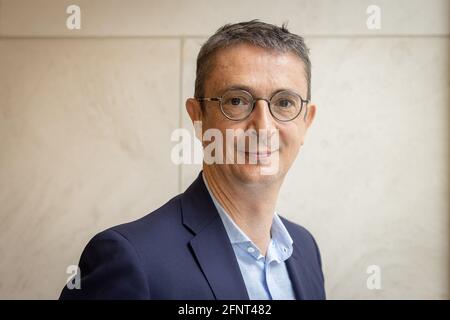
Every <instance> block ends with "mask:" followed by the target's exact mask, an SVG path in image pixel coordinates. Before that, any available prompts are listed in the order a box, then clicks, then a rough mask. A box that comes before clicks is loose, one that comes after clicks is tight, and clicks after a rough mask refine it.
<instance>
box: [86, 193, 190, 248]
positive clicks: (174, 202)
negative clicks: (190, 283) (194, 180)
mask: <svg viewBox="0 0 450 320" xmlns="http://www.w3.org/2000/svg"><path fill="white" fill-rule="evenodd" d="M186 232H187V229H186V228H184V226H183V223H182V216H181V205H180V195H178V196H176V197H173V198H172V199H170V200H169V201H168V202H167V203H165V204H164V205H162V206H161V207H159V208H158V209H156V210H154V211H152V212H150V213H148V214H147V215H145V216H144V217H142V218H139V219H137V220H134V221H131V222H128V223H124V224H120V225H116V226H113V227H111V228H108V229H106V230H104V231H102V232H100V233H98V234H97V235H96V236H95V237H94V238H93V240H94V241H95V240H96V239H99V238H111V237H114V238H115V239H116V240H118V239H120V240H121V241H126V242H128V243H129V245H130V246H132V247H133V248H134V249H135V250H137V251H138V252H139V251H144V252H145V251H147V250H149V249H152V247H153V246H158V247H159V248H163V247H164V246H165V245H169V244H171V243H173V242H175V241H177V239H179V238H180V237H183V235H184V234H185V233H186ZM91 241H92V240H91Z"/></svg>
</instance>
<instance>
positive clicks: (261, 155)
mask: <svg viewBox="0 0 450 320" xmlns="http://www.w3.org/2000/svg"><path fill="white" fill-rule="evenodd" d="M241 152H242V151H241ZM275 152H278V150H273V151H269V150H265V151H258V152H247V151H245V152H244V153H245V154H246V155H248V156H251V157H255V158H261V159H262V158H268V157H270V156H271V155H272V153H275Z"/></svg>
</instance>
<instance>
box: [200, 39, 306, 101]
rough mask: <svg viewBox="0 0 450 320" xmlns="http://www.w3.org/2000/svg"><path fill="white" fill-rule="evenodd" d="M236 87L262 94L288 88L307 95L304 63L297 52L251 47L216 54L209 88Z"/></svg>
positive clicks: (208, 82)
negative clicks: (248, 88)
mask: <svg viewBox="0 0 450 320" xmlns="http://www.w3.org/2000/svg"><path fill="white" fill-rule="evenodd" d="M233 85H244V86H247V87H250V88H253V91H255V93H257V94H261V95H264V94H270V93H271V92H273V91H276V90H278V89H285V88H289V89H292V90H294V91H297V92H299V93H302V94H306V90H307V83H306V77H305V69H304V63H303V61H302V60H301V59H300V57H298V56H297V55H296V54H295V53H293V52H279V51H275V50H268V49H265V48H261V47H257V46H253V45H248V44H239V45H234V46H231V47H229V48H226V49H221V50H219V51H218V52H217V53H216V54H215V57H214V60H213V64H212V67H211V69H210V74H209V75H208V79H207V82H206V85H205V89H206V91H207V92H208V91H209V92H213V91H214V92H218V91H221V90H224V89H226V88H227V87H229V86H233Z"/></svg>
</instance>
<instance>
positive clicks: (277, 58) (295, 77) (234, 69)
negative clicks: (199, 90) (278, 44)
mask: <svg viewBox="0 0 450 320" xmlns="http://www.w3.org/2000/svg"><path fill="white" fill-rule="evenodd" d="M230 87H243V88H246V91H249V92H250V93H251V94H252V95H253V97H259V98H266V99H270V97H271V96H272V95H273V94H274V93H275V92H277V91H279V90H282V89H289V90H291V91H293V92H296V93H297V94H299V95H300V96H301V97H302V98H303V99H306V97H307V89H308V87H307V81H306V77H305V71H304V64H303V62H302V61H301V59H300V58H299V57H298V56H296V55H295V54H293V53H279V52H274V51H269V50H267V49H263V48H260V47H256V46H252V45H247V44H239V45H235V46H232V47H230V48H227V49H224V50H221V51H219V52H218V53H217V54H216V56H215V58H214V63H213V68H212V70H211V73H210V74H209V75H208V78H207V79H206V83H205V88H204V94H205V97H218V96H221V95H222V94H223V93H224V92H225V91H226V90H227V89H229V88H230ZM204 103H205V111H204V112H201V109H200V105H199V102H198V101H196V100H194V99H189V100H188V101H187V104H186V105H187V110H188V112H189V115H190V116H191V119H192V120H193V121H194V120H201V121H202V131H203V133H204V132H205V131H206V130H208V129H211V128H215V129H218V130H220V131H221V132H222V135H223V137H224V150H225V148H230V147H231V148H233V149H234V150H235V152H236V153H238V152H243V153H244V155H245V163H244V164H242V163H241V164H238V163H236V161H234V163H231V164H228V163H225V164H213V166H214V169H215V170H220V171H221V172H222V173H223V174H225V175H227V176H230V175H231V176H233V177H235V178H237V179H238V180H240V181H241V182H243V183H247V184H253V183H269V182H271V181H272V182H273V181H277V180H280V179H283V178H284V176H285V175H286V173H287V171H288V170H289V168H290V167H291V165H292V163H293V162H294V160H295V158H296V156H297V154H298V151H299V149H300V147H301V145H302V144H303V142H304V138H305V134H306V131H307V129H308V127H309V126H310V124H311V123H312V120H313V118H314V115H315V106H314V105H312V104H309V105H308V113H307V117H306V120H305V119H304V115H305V112H306V105H305V104H304V105H303V109H302V111H301V114H300V115H299V116H298V117H296V118H295V119H294V120H292V121H288V122H281V121H278V120H276V119H275V118H273V117H272V115H271V113H270V110H269V108H268V105H267V102H266V101H263V100H258V101H257V102H256V103H255V108H254V110H253V112H252V113H251V114H250V115H249V116H248V117H247V118H246V119H244V120H242V121H233V120H229V119H227V118H226V117H225V116H224V115H223V114H222V112H221V110H220V105H219V102H215V101H208V102H204ZM226 129H233V130H235V129H242V130H243V131H244V132H245V131H246V130H256V132H259V130H263V131H261V132H265V133H268V141H270V140H271V139H274V138H275V137H276V136H275V135H272V134H273V133H274V132H275V131H276V130H278V137H279V141H278V148H276V149H278V150H271V151H272V153H271V155H270V156H269V158H268V159H267V158H265V159H258V158H257V159H258V161H256V162H257V163H256V164H255V163H254V162H253V163H249V162H250V161H249V157H255V156H254V155H252V154H251V152H253V151H256V150H249V143H248V139H247V140H246V141H247V143H246V146H245V149H246V150H239V148H237V147H236V143H234V146H230V145H226V141H225V137H226ZM209 143H210V142H209V141H206V142H203V145H204V146H206V145H208V144H209ZM262 149H263V150H261V149H260V150H259V151H264V150H270V149H271V148H270V146H267V148H264V147H263V148H262ZM245 151H247V152H248V151H250V154H248V153H245ZM253 159H255V158H253ZM275 159H276V160H277V163H276V166H277V169H278V170H276V171H275V173H273V174H261V168H262V166H267V163H268V162H264V161H269V162H270V165H272V166H273V165H274V161H275ZM259 160H261V161H259ZM262 162H263V163H262Z"/></svg>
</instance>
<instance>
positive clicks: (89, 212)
mask: <svg viewBox="0 0 450 320" xmlns="http://www.w3.org/2000/svg"><path fill="white" fill-rule="evenodd" d="M69 4H72V1H65V0H64V1H55V0H39V1H23V0H20V1H17V0H14V1H13V0H0V203H1V207H0V221H1V223H0V257H1V259H0V298H13V299H16V298H38V299H42V298H48V299H53V298H56V297H57V296H58V294H59V291H60V289H61V287H62V286H63V285H64V282H65V279H66V278H67V276H68V275H67V274H66V267H67V266H68V265H70V264H76V263H77V262H78V258H79V255H80V253H81V250H82V249H83V247H84V245H85V244H86V242H87V241H88V240H89V238H90V237H92V236H93V235H94V234H95V233H97V232H98V231H100V230H102V229H104V228H106V227H109V226H111V225H115V224H118V223H122V222H126V221H130V220H132V219H135V218H138V217H140V216H143V215H144V214H146V213H147V212H149V211H151V210H153V209H155V208H157V207H158V206H159V205H161V204H163V203H164V202H165V201H167V200H168V199H169V198H170V197H172V196H173V195H176V194H177V193H178V192H181V191H182V190H184V189H185V188H186V187H187V186H188V185H189V184H190V182H191V181H192V179H193V178H194V177H195V176H196V175H197V173H198V170H199V169H200V167H199V166H198V165H183V166H181V167H180V166H176V165H174V164H172V162H171V160H170V152H171V148H172V147H173V146H174V145H175V143H174V142H172V141H171V140H170V135H171V133H172V132H173V130H174V129H176V128H179V127H185V128H189V129H190V128H191V124H190V122H189V119H188V117H187V115H186V113H185V110H184V100H185V99H186V98H187V97H189V96H191V95H192V94H193V82H194V76H195V74H194V73H195V58H196V54H197V52H198V49H199V46H200V45H201V43H202V41H204V40H205V38H206V37H207V36H208V35H209V34H210V33H211V32H214V30H215V29H217V28H218V27H219V26H220V25H222V24H223V23H226V22H234V21H240V20H247V19H252V18H260V19H262V20H264V21H268V22H272V23H277V24H280V23H281V22H283V21H286V20H289V26H290V28H291V29H292V31H295V32H298V33H300V34H303V35H305V36H306V40H307V44H308V45H309V46H310V47H311V59H312V63H313V86H312V90H313V91H312V93H313V100H314V102H315V103H316V104H317V105H318V112H317V116H316V120H315V123H314V124H313V126H312V127H311V129H310V131H309V133H308V137H307V140H306V143H305V145H304V147H303V149H302V150H301V153H300V155H299V158H298V159H297V161H296V163H295V165H294V167H293V168H292V170H291V172H290V174H289V176H288V177H287V179H286V181H285V185H284V186H283V189H282V192H281V196H280V200H279V204H278V212H279V213H280V214H282V215H284V216H286V217H288V218H290V219H292V220H294V221H296V222H298V223H300V224H302V225H304V226H306V227H307V228H308V229H310V230H311V231H312V233H313V234H314V235H315V237H316V239H317V241H318V243H319V245H320V248H321V251H322V256H323V263H324V271H325V276H326V288H327V293H328V297H329V298H330V299H342V298H344V299H346V298H352V299H353V298H356V299H383V298H384V299H395V298H409V299H417V298H425V299H435V298H437V299H443V298H449V297H450V296H449V287H450V281H449V262H450V255H449V201H448V194H449V178H450V173H449V158H450V155H449V127H448V121H449V119H450V115H449V107H450V105H449V101H450V96H449V87H450V57H449V49H450V42H449V40H450V39H449V31H450V28H449V20H448V16H449V13H450V4H449V3H448V1H445V0H436V1H420V0H415V1H395V2H393V1H376V2H374V1H357V0H351V1H329V0H326V1H294V0H288V1H283V2H280V3H279V4H278V5H276V6H274V5H273V1H253V0H252V1H237V0H232V1H227V2H220V1H206V0H195V1H181V0H171V1H127V2H126V3H125V2H123V1H111V0H110V1H106V0H97V1H94V2H88V1H85V0H83V1H77V4H78V5H80V7H81V10H82V11H81V12H82V29H81V30H77V31H69V30H67V28H66V27H65V19H66V17H67V14H66V13H65V8H66V7H67V6H68V5H69ZM370 4H377V5H379V6H380V8H381V10H382V11H381V12H382V16H381V17H382V25H381V26H382V27H381V29H380V30H368V29H367V28H366V18H367V14H366V8H367V6H368V5H370ZM370 265H378V266H379V267H380V268H381V275H382V278H381V279H382V280H381V283H382V288H381V290H369V289H367V286H366V280H367V277H368V276H369V275H368V274H367V273H366V269H367V267H368V266H370Z"/></svg>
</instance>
